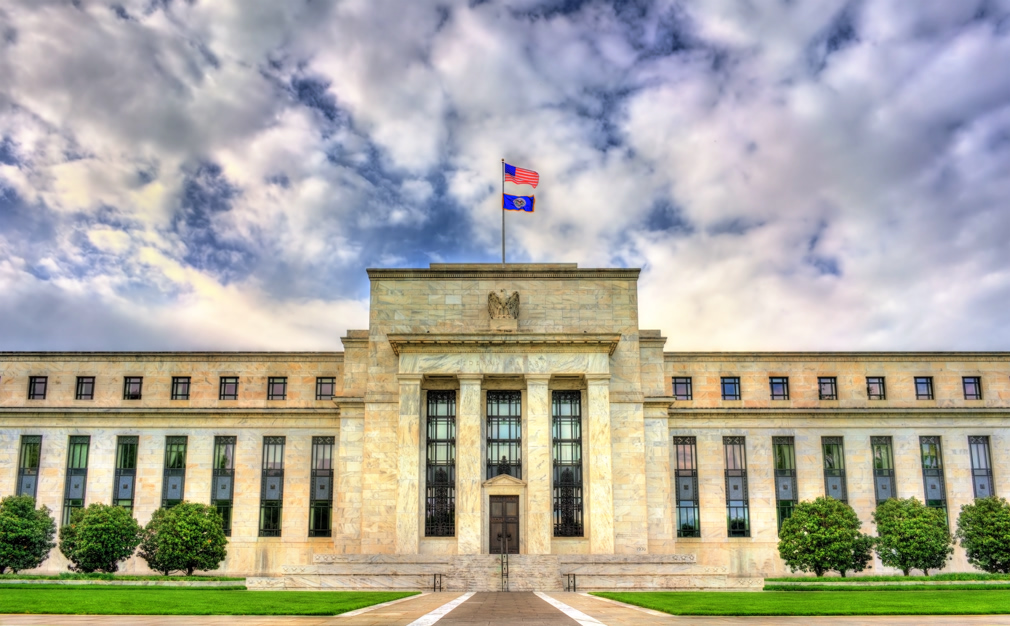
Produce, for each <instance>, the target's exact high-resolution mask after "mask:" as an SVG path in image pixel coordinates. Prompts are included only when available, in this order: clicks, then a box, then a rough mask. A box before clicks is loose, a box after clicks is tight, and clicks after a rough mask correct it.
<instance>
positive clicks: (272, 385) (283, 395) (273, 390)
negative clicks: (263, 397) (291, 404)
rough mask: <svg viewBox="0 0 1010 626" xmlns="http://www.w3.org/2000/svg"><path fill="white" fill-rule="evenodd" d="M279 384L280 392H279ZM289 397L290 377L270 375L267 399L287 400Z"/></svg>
mask: <svg viewBox="0 0 1010 626" xmlns="http://www.w3.org/2000/svg"><path fill="white" fill-rule="evenodd" d="M278 386H279V387H280V392H279V393H278V389H277V388H278ZM287 399H288V377H287V376H268V377H267V400H287Z"/></svg>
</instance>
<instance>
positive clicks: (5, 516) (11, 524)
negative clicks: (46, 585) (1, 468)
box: [0, 496, 56, 574]
mask: <svg viewBox="0 0 1010 626" xmlns="http://www.w3.org/2000/svg"><path fill="white" fill-rule="evenodd" d="M55 536H56V520H54V519H53V516H52V514H51V513H50V511H49V507H47V506H42V507H41V508H38V509H36V508H35V498H33V497H31V496H7V497H6V498H4V499H3V500H0V574H3V573H4V572H6V571H7V569H8V568H9V569H10V570H11V571H13V572H14V573H15V574H17V573H18V572H20V571H21V570H23V569H33V568H36V567H38V566H39V565H42V562H43V561H45V560H46V559H48V558H49V552H50V550H52V549H53V548H54V547H55V546H56V542H55V541H53V538H54V537H55Z"/></svg>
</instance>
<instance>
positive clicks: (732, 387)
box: [722, 376, 740, 400]
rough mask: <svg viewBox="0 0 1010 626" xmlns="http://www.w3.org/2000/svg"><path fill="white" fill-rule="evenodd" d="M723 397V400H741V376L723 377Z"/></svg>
mask: <svg viewBox="0 0 1010 626" xmlns="http://www.w3.org/2000/svg"><path fill="white" fill-rule="evenodd" d="M722 399H723V400H739V399H740V377H739V376H723V377H722Z"/></svg>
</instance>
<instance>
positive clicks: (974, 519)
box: [954, 496, 1010, 574]
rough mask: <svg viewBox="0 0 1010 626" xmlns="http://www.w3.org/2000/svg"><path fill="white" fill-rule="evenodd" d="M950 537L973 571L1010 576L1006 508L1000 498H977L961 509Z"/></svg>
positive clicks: (1009, 515)
mask: <svg viewBox="0 0 1010 626" xmlns="http://www.w3.org/2000/svg"><path fill="white" fill-rule="evenodd" d="M954 536H955V537H957V538H958V540H959V541H960V542H961V547H962V548H964V551H965V552H966V553H967V555H968V562H969V563H971V564H972V565H974V566H975V567H977V568H979V569H980V570H982V571H984V572H989V573H990V574H994V573H1001V574H1007V573H1010V504H1007V501H1006V500H1004V499H1003V498H997V497H995V496H994V497H991V498H979V499H978V500H975V502H974V503H972V504H965V505H964V506H962V507H961V514H960V515H958V516H957V532H956V533H955V535H954Z"/></svg>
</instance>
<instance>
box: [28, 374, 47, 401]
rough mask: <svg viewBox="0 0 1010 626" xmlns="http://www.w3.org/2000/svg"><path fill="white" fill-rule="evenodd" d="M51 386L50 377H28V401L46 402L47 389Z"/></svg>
mask: <svg viewBox="0 0 1010 626" xmlns="http://www.w3.org/2000/svg"><path fill="white" fill-rule="evenodd" d="M48 385H49V377H48V376H29V377H28V399H29V400H45V399H46V387H48Z"/></svg>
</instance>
